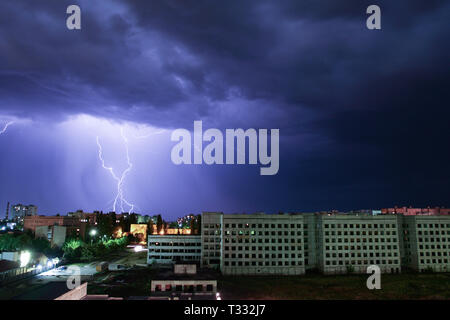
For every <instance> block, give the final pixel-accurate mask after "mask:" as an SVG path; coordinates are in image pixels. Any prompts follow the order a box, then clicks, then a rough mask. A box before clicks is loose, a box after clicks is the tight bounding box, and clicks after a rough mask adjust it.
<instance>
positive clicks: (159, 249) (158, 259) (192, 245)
mask: <svg viewBox="0 0 450 320" xmlns="http://www.w3.org/2000/svg"><path fill="white" fill-rule="evenodd" d="M201 247H202V245H201V236H188V235H164V236H161V235H149V236H148V256H147V263H148V264H153V263H161V264H171V263H175V262H177V261H188V262H200V257H201Z"/></svg>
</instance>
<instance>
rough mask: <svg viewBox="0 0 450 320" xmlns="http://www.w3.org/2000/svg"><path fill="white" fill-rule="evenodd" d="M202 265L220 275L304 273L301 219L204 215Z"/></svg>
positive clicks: (247, 215)
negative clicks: (219, 272) (212, 268)
mask: <svg viewBox="0 0 450 320" xmlns="http://www.w3.org/2000/svg"><path fill="white" fill-rule="evenodd" d="M202 265H203V266H209V267H218V268H220V270H221V271H222V273H223V274H236V275H238V274H248V275H258V274H260V275H264V274H286V275H294V274H304V273H305V253H304V223H303V216H302V215H296V214H279V215H267V214H263V213H261V214H227V215H224V214H223V213H211V212H209V213H204V214H203V215H202Z"/></svg>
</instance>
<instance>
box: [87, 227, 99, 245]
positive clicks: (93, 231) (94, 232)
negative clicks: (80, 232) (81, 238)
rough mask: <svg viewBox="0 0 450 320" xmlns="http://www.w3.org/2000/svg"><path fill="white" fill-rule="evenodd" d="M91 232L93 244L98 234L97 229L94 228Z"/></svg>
mask: <svg viewBox="0 0 450 320" xmlns="http://www.w3.org/2000/svg"><path fill="white" fill-rule="evenodd" d="M89 234H90V235H91V244H92V242H93V241H94V237H95V235H96V234H97V230H95V229H92V230H91V231H89Z"/></svg>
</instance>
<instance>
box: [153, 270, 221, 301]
mask: <svg viewBox="0 0 450 320" xmlns="http://www.w3.org/2000/svg"><path fill="white" fill-rule="evenodd" d="M187 266H189V264H181V265H175V267H174V272H172V271H164V272H160V274H158V275H157V276H156V279H155V280H152V282H151V297H172V298H177V299H182V300H184V299H186V300H191V299H205V300H207V299H215V298H216V293H217V280H216V279H217V275H218V274H217V273H215V272H213V271H211V270H201V271H200V272H199V273H198V274H197V272H196V268H195V270H194V269H193V268H190V267H187ZM180 271H182V272H181V273H180ZM193 271H194V272H193Z"/></svg>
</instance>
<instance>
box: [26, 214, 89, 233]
mask: <svg viewBox="0 0 450 320" xmlns="http://www.w3.org/2000/svg"><path fill="white" fill-rule="evenodd" d="M86 225H87V224H86V223H83V222H81V220H80V219H79V218H76V217H68V216H27V217H25V218H24V224H23V228H24V230H31V231H32V232H33V233H36V228H37V227H43V226H45V227H50V226H64V227H66V234H67V235H73V236H80V237H82V238H84V234H85V230H86Z"/></svg>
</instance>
